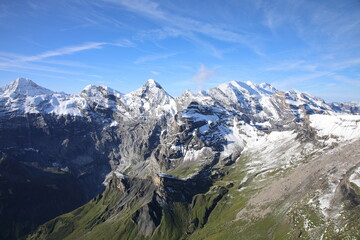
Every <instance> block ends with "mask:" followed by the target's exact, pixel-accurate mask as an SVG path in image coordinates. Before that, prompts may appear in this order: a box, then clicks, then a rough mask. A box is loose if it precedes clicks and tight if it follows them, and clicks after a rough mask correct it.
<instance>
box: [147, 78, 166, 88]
mask: <svg viewBox="0 0 360 240" xmlns="http://www.w3.org/2000/svg"><path fill="white" fill-rule="evenodd" d="M143 87H148V88H154V87H156V88H160V89H162V87H161V85H160V84H159V83H158V82H156V81H155V80H154V79H149V80H147V81H146V83H145V84H144V86H143Z"/></svg>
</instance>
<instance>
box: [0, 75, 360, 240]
mask: <svg viewBox="0 0 360 240" xmlns="http://www.w3.org/2000/svg"><path fill="white" fill-rule="evenodd" d="M355 112H356V106H351V107H350V106H349V105H348V104H343V105H341V104H327V103H325V102H324V101H323V100H322V99H320V98H317V97H314V96H312V95H310V94H307V93H301V92H298V91H296V90H291V91H288V92H282V91H279V90H277V89H275V88H274V87H272V86H271V85H269V84H253V83H251V82H246V83H242V82H235V81H232V82H229V83H224V84H221V85H220V86H218V87H216V88H213V89H209V90H206V91H202V92H198V93H191V92H189V91H187V92H185V93H184V94H183V95H182V96H180V97H178V98H173V97H171V96H170V95H169V94H167V93H166V91H165V90H164V89H163V88H162V87H161V86H160V85H159V84H158V83H156V82H155V81H153V80H149V81H148V82H146V83H145V85H144V86H142V87H141V88H139V89H138V90H136V91H134V92H131V93H128V94H122V93H120V92H117V91H115V90H113V89H110V88H108V87H104V86H87V87H86V88H85V89H84V90H83V91H82V92H81V93H80V94H79V95H69V94H65V93H56V92H52V91H50V90H48V89H45V88H42V87H40V86H38V85H36V84H35V83H34V82H32V81H31V80H28V79H17V80H15V81H14V82H12V83H10V84H9V85H7V86H5V87H3V88H2V89H1V91H0V154H1V155H0V156H1V159H2V160H1V161H2V163H3V164H4V165H3V166H9V164H10V165H16V166H17V167H16V169H24V168H26V169H31V170H29V171H30V172H31V174H30V175H31V176H30V177H29V174H28V173H26V171H25V172H24V171H22V170H16V171H15V172H16V174H15V175H16V177H15V175H14V173H12V172H11V171H10V167H6V168H5V167H4V168H2V169H1V170H2V173H1V174H2V175H1V177H2V178H3V182H6V183H7V184H8V185H6V184H2V186H4V187H3V190H2V195H4V196H6V198H10V197H12V198H15V199H17V198H19V202H16V204H18V205H24V206H25V205H26V204H25V202H24V201H23V202H22V201H21V199H22V197H19V196H22V195H18V194H13V193H14V191H13V187H11V186H12V185H11V184H12V183H14V182H16V181H17V179H22V180H21V181H20V182H18V183H19V185H23V183H25V182H27V181H28V180H30V181H33V180H32V179H38V178H40V177H39V176H41V179H42V180H41V181H43V182H46V181H48V179H54V178H55V179H56V178H66V179H67V181H65V182H66V186H61V185H62V183H61V181H55V182H53V183H52V184H48V185H49V186H48V187H50V188H52V189H55V190H59V189H64V190H63V191H64V193H65V194H64V196H60V197H59V198H58V201H59V202H62V203H64V206H65V205H66V204H67V203H69V202H70V203H71V202H73V203H76V204H73V205H71V206H68V205H66V207H60V208H57V209H56V211H55V210H54V209H52V210H51V206H53V205H51V204H49V209H50V210H49V211H47V213H49V212H50V213H51V214H47V215H46V216H41V217H39V219H38V220H37V221H31V214H30V212H29V214H25V215H24V219H19V218H18V217H14V219H13V221H14V223H21V224H22V229H23V230H22V231H18V232H16V231H15V230H12V231H2V233H1V234H2V237H3V238H8V239H11V238H16V237H19V236H21V235H23V234H24V233H26V232H27V231H29V230H31V229H33V228H34V227H35V226H36V225H37V224H40V223H42V222H43V221H45V220H48V219H50V218H52V217H55V216H57V215H59V214H60V213H64V212H66V211H69V210H71V208H75V207H77V206H79V205H81V204H84V203H85V202H86V201H87V200H90V199H91V198H94V197H95V196H96V195H98V194H100V195H98V196H97V197H96V198H95V199H93V200H92V201H90V202H89V203H88V204H87V205H85V206H83V207H82V208H81V210H76V213H74V214H75V215H77V216H78V217H77V219H83V218H84V219H88V217H89V215H88V214H90V215H91V216H93V217H94V218H91V220H89V221H88V220H86V221H88V222H87V223H86V226H80V225H79V224H78V223H75V222H76V221H78V220H76V221H75V220H73V219H70V218H68V217H64V218H63V217H60V218H57V219H55V220H53V221H51V222H49V223H47V225H44V226H43V227H42V228H41V230H39V231H40V232H37V233H35V235H33V237H34V236H35V238H38V237H43V238H45V239H47V238H48V237H49V236H52V237H54V238H59V237H60V238H63V237H65V236H71V237H72V238H78V237H80V236H82V235H81V234H85V233H86V234H88V232H89V231H90V232H91V234H89V235H88V236H89V237H90V236H92V237H95V236H97V234H100V232H103V231H104V229H107V228H108V224H111V223H112V221H115V220H114V219H117V220H116V221H118V222H119V224H120V223H121V224H122V225H123V227H124V229H117V230H115V229H113V230H111V231H110V230H109V232H113V233H114V232H116V234H118V235H119V237H120V236H127V237H135V236H136V237H138V238H142V237H144V238H154V239H158V238H167V237H169V235H168V234H169V232H171V231H175V232H176V233H174V234H175V235H174V236H176V237H175V238H181V237H184V235H183V234H184V232H186V234H187V235H188V236H194V237H196V236H197V235H196V234H200V235H201V234H202V233H201V232H202V231H201V230H200V229H206V228H207V227H206V226H212V225H214V219H213V217H214V216H216V214H217V212H218V211H220V210H219V208H225V206H227V205H226V204H227V202H229V203H232V202H233V200H231V199H232V198H235V199H236V201H237V202H241V203H243V205H241V206H240V205H238V204H235V203H233V204H235V206H237V207H236V208H235V209H233V210H234V212H235V211H236V212H237V213H239V214H240V212H242V213H248V207H247V205H246V204H245V203H246V202H247V201H248V200H249V199H246V200H245V198H247V197H249V195H247V193H246V191H245V194H242V193H241V192H242V191H243V189H245V188H249V189H250V190H249V191H250V192H251V191H254V192H256V191H258V190H259V189H262V188H263V187H264V185H263V181H266V182H267V181H268V182H271V181H273V180H274V179H277V178H279V177H283V176H285V175H284V174H285V173H287V172H289V171H290V172H291V171H294V170H295V169H296V168H298V167H301V166H303V165H304V164H305V165H306V164H308V163H309V162H312V161H315V159H316V157H318V156H319V155H322V154H325V153H327V152H328V151H331V150H332V149H334V148H335V149H341V148H342V147H343V146H345V145H346V144H350V143H351V142H353V141H356V140H357V139H358V138H359V137H360V126H359V124H358V123H359V122H360V118H359V117H358V116H357V115H346V114H349V113H355ZM323 123H325V124H323ZM347 167H353V166H351V164H349V166H347ZM12 169H14V168H12ZM13 172H14V171H13ZM104 184H105V185H106V186H107V189H106V191H105V192H104V193H102V192H103V190H104V188H105V185H104ZM325 185H326V184H325ZM325 185H324V186H325ZM326 186H331V184H328V185H326ZM343 186H346V189H347V190H346V192H347V194H348V195H347V196H348V198H349V196H350V195H351V194H352V192H355V190H350V189H352V185H349V184H347V185H343ZM61 187H63V188H61ZM74 188H75V189H78V190H77V191H75V190H74ZM324 188H326V187H324ZM251 189H252V190H251ZM320 189H321V188H320ZM309 191H310V190H309ZM321 191H322V190H321ZM321 191H320V190H319V192H321ZM344 191H345V190H344ZM11 192H12V193H11ZM73 192H76V194H73ZM305 192H306V191H305ZM70 193H71V194H70ZM101 193H102V194H101ZM49 194H50V193H49ZM51 194H53V193H51ZM279 194H280V193H279ZM349 194H350V195H349ZM280 195H281V194H280ZM345 195H346V194H345ZM28 197H29V198H31V199H35V198H34V196H32V194H29V195H28ZM243 197H245V198H243ZM274 199H275V200H274V202H276V204H280V203H279V201H278V199H277V198H274ZM353 199H355V201H356V199H357V198H356V196H355V197H354V198H353ZM46 201H47V198H46V197H44V198H42V199H39V200H37V201H32V204H30V205H28V207H29V208H33V207H34V206H38V207H41V206H44V204H45V203H46ZM254 201H255V200H254ZM317 201H319V202H320V205H321V199H320V200H317ZM6 204H8V205H9V206H10V205H11V204H12V203H11V202H8V203H6ZM14 204H15V203H14ZM249 204H250V202H249ZM274 204H275V203H274ZM283 204H285V205H286V204H290V203H289V202H286V203H283ZM8 205H6V206H8ZM250 205H251V204H250ZM250 205H249V206H250ZM290 205H291V206H295V205H293V203H291V204H290ZM3 206H5V205H3ZM105 206H106V207H105ZM249 208H250V209H251V207H249ZM13 209H14V210H13V212H16V208H13ZM294 209H295V208H294ZM224 211H225V210H224ZM229 211H230V210H229ZM287 211H290V210H289V209H287ZM294 211H295V210H294ZM239 214H237V215H236V214H235V215H234V216H233V217H229V220H228V221H227V220H225V219H223V220H224V224H228V223H230V222H232V223H233V222H238V223H239V224H240V225H241V221H242V220H241V219H242V218H241V217H240V215H242V214H240V215H239ZM252 214H253V213H252ZM230 215H231V214H230ZM263 215H264V216H267V214H266V211H265V213H263ZM2 216H5V215H2ZM7 216H15V215H14V214H12V213H11V211H10V212H9V213H8V215H7ZM212 216H213V217H212ZM254 216H257V215H256V214H255V215H254ZM264 216H261V217H264ZM258 217H259V216H258ZM272 217H274V216H272ZM281 219H283V218H281ZM1 221H2V222H6V221H7V219H5V218H4V219H1ZM74 221H75V222H74ZM81 221H83V220H81ZM84 221H85V220H84ZM178 221H181V223H180V222H178ZM239 221H240V222H239ZM34 222H35V223H34ZM215 222H216V221H215ZM220 222H221V221H220ZM49 224H50V225H49ZM59 224H60V225H61V224H65V225H64V226H63V225H61V226H60V225H59ZM67 224H70V225H71V226H70V225H67ZM73 224H75V225H73ZM215 225H216V224H215ZM54 226H56V229H63V230H64V228H66V231H65V230H64V231H65V232H63V231H60V232H59V231H58V230H54V229H55V228H53V227H54ZM76 226H78V227H79V229H78V228H77V227H76ZM287 226H288V225H287ZM289 226H290V225H289ZM296 226H297V225H296ZM49 227H50V228H49ZM63 227H64V228H63ZM82 227H84V228H82ZM290 227H291V228H293V226H292V225H291V226H290ZM297 227H298V226H297ZM130 228H131V229H132V230H131V231H130V230H129V229H130ZM51 229H52V230H51ZM69 229H72V230H69ZM81 229H82V230H81ZM175 229H176V230H175ZM105 231H106V230H105ZM224 231H225V230H224ZM239 231H240V230H239ZM244 231H245V230H244ZM294 231H295V230H294ZM301 231H306V230H301ZM319 231H320V230H319ZM53 234H55V235H53ZM59 234H60V235H59ZM92 234H93V235H92ZM200 235H199V236H200ZM314 236H315V235H314ZM316 236H317V235H316Z"/></svg>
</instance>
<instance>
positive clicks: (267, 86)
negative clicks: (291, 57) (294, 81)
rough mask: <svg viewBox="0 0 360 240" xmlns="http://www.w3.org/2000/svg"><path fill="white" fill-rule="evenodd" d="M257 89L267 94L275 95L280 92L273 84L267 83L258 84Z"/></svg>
mask: <svg viewBox="0 0 360 240" xmlns="http://www.w3.org/2000/svg"><path fill="white" fill-rule="evenodd" d="M257 88H258V89H259V90H261V91H262V92H264V93H267V94H274V93H277V92H279V90H278V89H276V88H275V87H273V86H272V85H271V84H269V83H265V82H263V83H260V84H257Z"/></svg>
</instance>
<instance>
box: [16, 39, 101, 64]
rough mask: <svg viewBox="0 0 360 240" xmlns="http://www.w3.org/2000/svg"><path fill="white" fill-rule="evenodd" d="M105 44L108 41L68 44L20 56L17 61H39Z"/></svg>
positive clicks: (97, 47) (96, 47)
mask: <svg viewBox="0 0 360 240" xmlns="http://www.w3.org/2000/svg"><path fill="white" fill-rule="evenodd" d="M107 44H108V43H106V42H89V43H85V44H82V45H77V46H68V47H63V48H59V49H55V50H51V51H46V52H43V53H40V54H38V55H34V56H27V57H21V58H19V59H17V61H20V62H33V61H40V60H43V59H45V58H49V57H55V56H62V55H69V54H73V53H76V52H81V51H86V50H90V49H100V48H102V47H103V46H104V45H107Z"/></svg>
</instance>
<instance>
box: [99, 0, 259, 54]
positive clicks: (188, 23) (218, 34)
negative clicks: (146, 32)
mask: <svg viewBox="0 0 360 240" xmlns="http://www.w3.org/2000/svg"><path fill="white" fill-rule="evenodd" d="M104 1H105V2H108V3H113V4H116V5H120V6H122V7H124V8H125V9H127V10H129V11H131V12H134V13H137V14H139V15H141V16H144V17H147V18H149V19H152V20H154V21H156V22H158V23H159V24H160V25H161V26H162V27H163V28H164V29H168V30H169V29H170V30H171V31H167V30H165V31H162V30H159V31H157V33H158V34H159V35H160V37H161V38H164V37H167V36H170V37H171V36H174V35H175V36H182V37H185V38H187V39H189V40H194V39H195V40H196V39H199V37H200V36H205V37H210V38H212V39H215V40H220V41H223V42H228V43H239V44H243V45H246V46H248V47H249V48H250V49H252V50H253V51H254V52H255V53H256V54H259V53H261V51H260V50H259V48H258V47H257V46H256V45H255V44H254V37H252V36H251V34H249V33H244V32H241V33H239V32H235V31H232V30H230V29H228V28H227V27H226V26H224V25H222V26H217V25H214V24H211V23H208V22H203V21H198V20H195V19H193V18H190V17H184V16H181V15H179V14H177V13H174V12H169V11H166V10H164V9H162V8H160V5H159V4H158V3H156V2H153V1H150V0H134V1H127V0H104ZM154 33H155V32H151V33H150V34H154ZM194 35H198V37H194ZM197 43H200V41H197ZM203 43H204V41H203ZM204 46H205V47H209V46H210V47H211V46H212V45H211V44H208V43H207V44H204ZM213 50H214V49H212V52H214V51H213ZM261 54H262V55H263V53H261ZM218 55H219V54H218Z"/></svg>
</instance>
